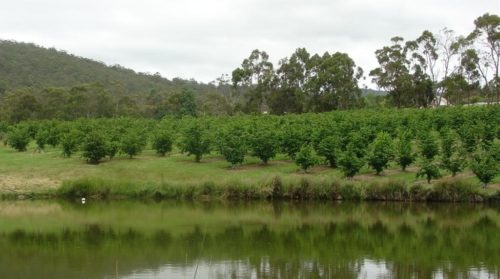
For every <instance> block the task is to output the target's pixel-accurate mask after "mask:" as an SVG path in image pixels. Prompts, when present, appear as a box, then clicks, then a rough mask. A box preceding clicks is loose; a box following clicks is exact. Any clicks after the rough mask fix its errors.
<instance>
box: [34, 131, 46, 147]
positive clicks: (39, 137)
mask: <svg viewBox="0 0 500 279" xmlns="http://www.w3.org/2000/svg"><path fill="white" fill-rule="evenodd" d="M48 137H49V132H48V131H47V130H44V129H40V130H38V132H37V133H36V135H35V142H36V145H37V149H38V150H39V151H43V150H44V149H45V144H46V143H47V139H48Z"/></svg>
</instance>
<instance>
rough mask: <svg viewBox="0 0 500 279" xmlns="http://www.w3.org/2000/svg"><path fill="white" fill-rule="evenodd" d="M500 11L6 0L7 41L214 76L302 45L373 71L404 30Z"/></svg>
mask: <svg viewBox="0 0 500 279" xmlns="http://www.w3.org/2000/svg"><path fill="white" fill-rule="evenodd" d="M499 11H500V0H419V1H415V0H349V1H347V0H344V1H340V0H301V1H298V0H183V1H171V0H164V1H160V0H141V1H132V0H45V1H41V0H13V1H8V0H4V1H2V3H1V5H0V38H1V39H10V40H16V41H23V42H34V43H36V44H39V45H42V46H45V47H55V48H57V49H62V50H66V51H68V52H69V53H72V54H75V55H78V56H83V57H88V58H92V59H95V60H99V61H102V62H105V63H106V64H110V65H112V64H120V65H123V66H125V67H127V68H132V69H134V70H136V71H140V72H151V73H155V72H160V74H161V75H162V76H164V77H167V78H173V77H182V78H194V79H196V80H200V81H204V82H209V81H212V80H214V79H215V78H217V77H218V76H220V75H221V74H223V73H231V71H232V70H233V69H234V68H236V67H238V66H239V65H240V64H241V61H242V60H243V59H244V58H245V57H248V55H249V54H250V52H251V50H253V49H256V48H258V49H261V50H265V51H267V53H268V54H269V55H270V56H271V60H272V61H273V62H274V63H275V65H276V64H277V62H278V60H279V59H280V58H283V57H286V56H289V55H290V54H291V53H292V52H293V51H294V50H295V49H296V48H297V47H306V48H307V49H308V50H309V52H311V53H323V52H325V51H329V52H336V51H341V52H347V53H348V54H349V55H350V56H351V57H352V58H353V59H354V61H355V62H356V64H357V65H359V66H361V67H362V68H363V69H364V71H365V73H367V72H369V71H370V70H371V69H373V68H374V67H376V66H377V62H376V60H375V57H374V51H375V50H376V49H377V48H380V47H382V46H384V45H387V44H388V42H389V39H390V38H391V37H393V36H395V35H400V36H402V37H404V38H405V39H414V38H415V37H417V36H418V35H419V34H420V33H421V32H422V31H423V30H425V29H428V30H430V31H439V30H440V29H442V28H443V27H448V28H451V29H453V30H455V31H457V33H460V34H467V33H468V32H470V31H471V30H472V29H473V21H474V19H475V18H477V17H478V16H480V15H482V14H484V13H486V12H489V13H498V12H499ZM370 87H371V86H370Z"/></svg>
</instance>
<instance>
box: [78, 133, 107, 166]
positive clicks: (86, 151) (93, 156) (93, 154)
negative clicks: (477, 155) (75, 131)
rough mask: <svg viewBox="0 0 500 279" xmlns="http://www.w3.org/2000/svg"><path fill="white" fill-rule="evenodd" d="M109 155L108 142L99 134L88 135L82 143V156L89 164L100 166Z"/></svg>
mask: <svg viewBox="0 0 500 279" xmlns="http://www.w3.org/2000/svg"><path fill="white" fill-rule="evenodd" d="M106 154H107V148H106V141H105V139H104V137H102V136H101V135H99V134H97V133H91V134H88V135H87V136H86V137H85V139H84V140H83V143H82V156H83V158H85V160H86V161H87V163H89V164H99V162H100V161H101V159H102V158H104V157H105V156H106Z"/></svg>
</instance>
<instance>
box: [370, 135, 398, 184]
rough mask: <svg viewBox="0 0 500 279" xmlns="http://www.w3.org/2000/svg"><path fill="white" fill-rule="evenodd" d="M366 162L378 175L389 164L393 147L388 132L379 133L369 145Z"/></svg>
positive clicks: (392, 154)
mask: <svg viewBox="0 0 500 279" xmlns="http://www.w3.org/2000/svg"><path fill="white" fill-rule="evenodd" d="M368 149H369V152H368V155H367V162H368V165H370V166H371V167H372V168H373V169H374V170H375V172H376V173H377V175H379V174H380V173H381V172H382V171H383V170H384V169H386V168H387V167H388V165H389V162H390V160H392V158H393V157H394V147H393V143H392V139H391V136H390V135H389V134H388V133H384V132H382V133H379V134H378V135H377V137H376V138H375V140H374V141H373V143H372V144H370V146H369V148H368Z"/></svg>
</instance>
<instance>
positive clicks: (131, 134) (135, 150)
mask: <svg viewBox="0 0 500 279" xmlns="http://www.w3.org/2000/svg"><path fill="white" fill-rule="evenodd" d="M145 145H146V139H145V138H144V136H142V135H139V132H138V131H134V130H132V131H128V132H127V133H126V134H125V135H123V137H122V138H121V141H120V150H121V152H123V153H125V154H127V155H128V156H129V158H133V157H134V156H136V155H138V154H139V153H141V152H142V149H143V148H144V146H145Z"/></svg>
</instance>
